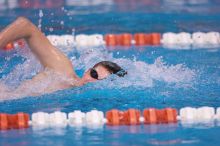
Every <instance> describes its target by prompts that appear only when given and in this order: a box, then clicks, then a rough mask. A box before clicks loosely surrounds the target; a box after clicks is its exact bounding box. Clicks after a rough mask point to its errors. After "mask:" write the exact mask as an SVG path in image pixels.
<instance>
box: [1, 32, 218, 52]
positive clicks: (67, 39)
mask: <svg viewBox="0 0 220 146" xmlns="http://www.w3.org/2000/svg"><path fill="white" fill-rule="evenodd" d="M47 38H48V39H49V41H50V42H51V43H52V44H53V45H54V46H66V47H73V46H76V47H96V46H103V45H106V46H110V47H111V46H113V47H115V46H125V47H130V46H132V45H135V46H146V45H148V46H158V45H164V46H165V47H172V46H173V47H183V46H191V45H192V46H196V47H206V46H207V47H213V46H214V47H216V46H220V33H219V32H207V33H204V32H195V33H192V34H190V33H187V32H180V33H173V32H167V33H163V34H160V33H136V34H130V33H122V34H105V35H104V36H103V35H101V34H92V35H86V34H79V35H76V36H73V35H60V36H58V35H48V36H47ZM24 46H25V41H23V40H19V41H16V42H14V43H8V44H7V45H6V46H5V47H4V48H3V49H4V50H6V51H9V50H12V49H13V48H16V47H21V48H23V47H24Z"/></svg>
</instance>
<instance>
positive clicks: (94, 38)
mask: <svg viewBox="0 0 220 146" xmlns="http://www.w3.org/2000/svg"><path fill="white" fill-rule="evenodd" d="M103 44H104V38H103V36H102V35H100V34H94V35H85V34H79V35H77V36H76V46H77V47H95V46H101V45H103Z"/></svg>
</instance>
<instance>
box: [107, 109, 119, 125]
mask: <svg viewBox="0 0 220 146" xmlns="http://www.w3.org/2000/svg"><path fill="white" fill-rule="evenodd" d="M106 119H107V125H121V124H123V121H122V120H123V112H122V111H119V110H117V109H112V110H110V111H108V112H106Z"/></svg>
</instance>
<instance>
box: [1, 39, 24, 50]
mask: <svg viewBox="0 0 220 146" xmlns="http://www.w3.org/2000/svg"><path fill="white" fill-rule="evenodd" d="M15 46H18V47H19V48H24V47H25V41H24V40H23V39H21V40H18V41H16V42H14V43H8V44H7V45H6V46H5V47H3V50H5V51H10V50H13V49H14V48H15Z"/></svg>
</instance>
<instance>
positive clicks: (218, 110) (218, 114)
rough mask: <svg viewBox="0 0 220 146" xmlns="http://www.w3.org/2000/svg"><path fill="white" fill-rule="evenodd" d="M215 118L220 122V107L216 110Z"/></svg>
mask: <svg viewBox="0 0 220 146" xmlns="http://www.w3.org/2000/svg"><path fill="white" fill-rule="evenodd" d="M215 118H216V120H217V121H220V107H218V108H217V109H216V115H215Z"/></svg>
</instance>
